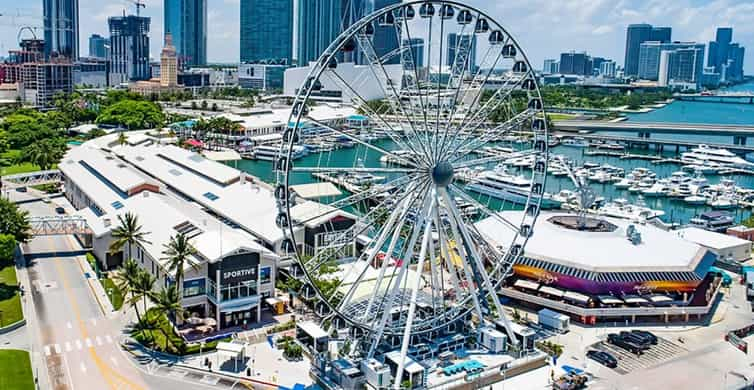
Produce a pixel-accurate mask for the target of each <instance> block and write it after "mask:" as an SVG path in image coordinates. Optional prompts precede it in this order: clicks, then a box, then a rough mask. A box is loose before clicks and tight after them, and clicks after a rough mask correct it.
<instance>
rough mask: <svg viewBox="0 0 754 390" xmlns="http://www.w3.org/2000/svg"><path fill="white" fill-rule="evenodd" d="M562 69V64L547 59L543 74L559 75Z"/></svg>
mask: <svg viewBox="0 0 754 390" xmlns="http://www.w3.org/2000/svg"><path fill="white" fill-rule="evenodd" d="M559 69H560V62H558V60H556V59H546V60H545V63H544V65H543V66H542V73H544V74H555V73H558V72H559Z"/></svg>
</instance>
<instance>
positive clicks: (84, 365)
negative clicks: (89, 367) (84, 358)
mask: <svg viewBox="0 0 754 390" xmlns="http://www.w3.org/2000/svg"><path fill="white" fill-rule="evenodd" d="M81 372H86V364H84V362H81Z"/></svg>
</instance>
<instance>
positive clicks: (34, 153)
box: [19, 139, 66, 171]
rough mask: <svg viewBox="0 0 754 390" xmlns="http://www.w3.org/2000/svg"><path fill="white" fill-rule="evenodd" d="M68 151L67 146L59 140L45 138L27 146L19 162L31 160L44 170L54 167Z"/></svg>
mask: <svg viewBox="0 0 754 390" xmlns="http://www.w3.org/2000/svg"><path fill="white" fill-rule="evenodd" d="M65 152H66V146H65V144H64V143H61V142H60V141H59V140H54V139H44V140H40V141H37V142H34V143H33V144H31V145H29V146H27V147H25V148H24V149H23V150H22V152H21V156H20V157H19V162H29V163H32V164H34V165H38V166H39V168H40V169H41V170H43V171H46V170H48V169H50V168H52V166H53V165H55V164H57V163H58V162H60V159H62V158H63V156H64V155H65Z"/></svg>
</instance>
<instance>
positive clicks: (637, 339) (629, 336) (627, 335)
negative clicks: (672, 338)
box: [620, 331, 652, 348]
mask: <svg viewBox="0 0 754 390" xmlns="http://www.w3.org/2000/svg"><path fill="white" fill-rule="evenodd" d="M620 337H622V338H623V339H625V340H627V341H631V342H633V343H635V344H638V345H641V346H642V347H646V348H649V347H650V346H652V340H651V339H649V338H648V337H645V336H642V335H640V334H637V333H632V332H625V331H624V332H620Z"/></svg>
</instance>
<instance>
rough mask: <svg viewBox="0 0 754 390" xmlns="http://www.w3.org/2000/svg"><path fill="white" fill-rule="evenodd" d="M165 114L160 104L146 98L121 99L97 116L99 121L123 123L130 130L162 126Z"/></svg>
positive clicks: (102, 122)
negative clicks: (145, 99)
mask: <svg viewBox="0 0 754 390" xmlns="http://www.w3.org/2000/svg"><path fill="white" fill-rule="evenodd" d="M164 122H165V115H163V113H162V109H161V108H160V106H158V105H157V104H155V103H153V102H149V101H144V100H131V99H126V100H121V101H119V102H117V103H114V104H112V105H110V106H108V107H106V108H105V109H103V110H102V112H101V113H100V114H99V116H98V117H97V123H99V124H109V125H121V126H123V127H125V128H127V129H129V130H138V129H150V128H155V127H161V126H162V125H163V123H164Z"/></svg>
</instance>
